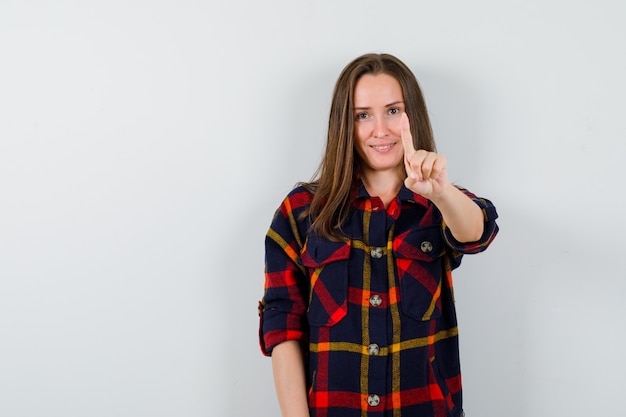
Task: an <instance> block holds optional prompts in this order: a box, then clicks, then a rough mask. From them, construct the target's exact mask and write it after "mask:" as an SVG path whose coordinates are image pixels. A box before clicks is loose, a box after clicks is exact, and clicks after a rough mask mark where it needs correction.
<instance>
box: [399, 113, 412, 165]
mask: <svg viewBox="0 0 626 417" xmlns="http://www.w3.org/2000/svg"><path fill="white" fill-rule="evenodd" d="M400 137H401V138H402V146H403V147H404V156H405V157H407V158H410V157H411V156H413V154H414V153H415V146H413V136H412V135H411V125H410V124H409V117H408V116H407V115H406V113H402V116H401V117H400Z"/></svg>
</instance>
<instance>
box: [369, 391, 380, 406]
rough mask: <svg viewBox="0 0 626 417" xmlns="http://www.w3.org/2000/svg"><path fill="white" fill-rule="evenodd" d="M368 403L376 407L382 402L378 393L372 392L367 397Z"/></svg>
mask: <svg viewBox="0 0 626 417" xmlns="http://www.w3.org/2000/svg"><path fill="white" fill-rule="evenodd" d="M367 403H368V404H369V405H370V406H372V407H376V406H377V405H378V404H380V397H379V396H378V395H376V394H370V395H369V397H367Z"/></svg>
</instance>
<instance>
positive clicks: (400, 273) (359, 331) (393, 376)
mask: <svg viewBox="0 0 626 417" xmlns="http://www.w3.org/2000/svg"><path fill="white" fill-rule="evenodd" d="M461 190H462V191H463V192H464V193H465V194H466V195H468V196H469V197H470V198H471V199H472V200H473V201H474V202H475V203H476V204H478V206H479V207H480V208H481V209H482V212H483V215H484V218H485V227H484V233H483V236H482V237H481V239H480V240H479V241H477V242H473V243H460V242H458V241H456V240H455V239H454V237H453V236H452V234H451V233H450V231H449V229H447V228H446V226H445V224H444V222H443V221H442V216H441V213H440V212H439V210H438V209H437V208H436V207H435V206H434V205H433V204H432V203H431V202H430V201H429V200H427V199H425V198H424V197H422V196H420V195H417V194H414V193H413V192H412V191H410V190H409V189H407V188H406V187H404V186H403V187H402V189H401V190H400V192H399V193H398V196H397V197H396V199H395V200H393V201H392V202H391V204H389V206H388V207H387V209H385V207H384V204H383V202H382V201H381V200H380V199H379V198H378V197H370V196H369V194H368V193H367V191H366V190H365V187H364V186H363V184H362V183H360V185H359V187H358V189H357V191H356V192H355V193H354V199H353V201H352V208H351V211H350V214H349V216H348V219H347V220H346V221H345V223H344V225H343V232H344V233H345V235H346V236H347V238H346V239H345V240H344V241H341V242H332V241H329V240H326V239H324V238H321V237H319V236H318V235H316V234H313V233H311V232H310V230H309V227H310V219H308V218H302V217H301V216H300V214H301V213H302V211H303V210H304V209H306V208H307V207H308V206H309V204H310V202H311V199H312V195H311V194H310V193H309V192H308V191H307V190H306V189H304V188H303V187H297V188H295V189H294V190H293V191H292V192H291V193H290V194H289V195H288V196H287V198H285V200H284V201H283V203H282V204H281V206H280V208H279V209H278V210H277V211H276V214H275V216H274V219H273V221H272V224H271V227H270V229H269V231H268V233H267V236H266V270H265V294H264V297H263V300H262V301H261V302H260V304H259V313H260V317H261V324H260V343H261V350H262V352H263V353H264V354H265V355H271V352H272V349H273V348H274V347H275V346H276V345H277V344H279V343H281V342H284V341H286V340H297V341H299V342H301V343H302V346H303V348H304V351H305V353H306V356H307V358H308V359H307V360H306V362H307V364H306V368H307V369H306V375H307V387H308V399H309V409H310V413H311V416H312V417H363V416H368V417H373V416H380V417H383V416H390V417H391V416H394V417H400V416H405V417H406V416H419V417H459V416H462V415H463V409H462V398H461V371H460V366H459V350H458V328H457V319H456V311H455V306H454V295H453V287H452V275H451V271H452V270H453V269H455V268H456V267H458V266H459V264H460V263H461V258H462V256H463V254H470V253H477V252H481V251H483V250H485V249H486V248H487V246H488V245H489V244H490V243H491V241H492V240H493V238H494V237H495V235H496V233H497V232H498V226H497V225H496V223H495V219H496V218H497V214H496V210H495V207H494V206H493V205H492V204H491V202H490V201H489V200H486V199H482V198H478V197H476V196H475V195H474V194H472V193H470V192H469V191H467V190H465V189H463V188H461Z"/></svg>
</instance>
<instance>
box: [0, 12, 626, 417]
mask: <svg viewBox="0 0 626 417" xmlns="http://www.w3.org/2000/svg"><path fill="white" fill-rule="evenodd" d="M625 4H626V3H624V2H622V1H618V0H594V1H582V0H573V1H572V0H570V1H565V0H562V1H560V0H514V1H501V0H475V1H461V0H451V1H421V0H420V1H395V2H382V1H373V0H359V1H347V0H343V1H342V0H339V1H322V0H318V1H314V0H306V1H305V0H266V1H252V0H250V1H232V2H223V3H218V2H212V1H200V0H196V1H192V0H176V1H174V0H171V1H154V0H152V1H136V0H124V1H122V0H107V1H46V0H41V1H10V0H2V1H1V3H0V415H1V416H3V417H4V416H6V417H26V416H29V417H30V416H42V417H44V416H45V417H57V416H58V417H84V416H89V417H91V416H93V417H100V416H102V417H105V416H106V417H109V416H133V417H135V416H153V417H160V416H185V417H196V416H215V417H222V416H233V417H239V416H255V417H270V416H278V415H279V412H278V407H277V403H276V400H275V395H274V390H273V382H272V379H271V371H270V359H267V358H264V357H262V356H261V354H260V351H259V348H258V343H257V325H258V324H257V320H258V318H257V312H256V303H257V300H258V299H259V298H260V297H261V296H262V292H263V240H264V234H265V231H266V230H267V227H268V225H269V222H270V220H271V217H272V214H273V212H274V210H275V208H276V207H277V206H278V204H279V203H280V200H281V199H282V198H283V197H284V195H285V194H286V193H287V192H288V191H289V190H290V189H291V187H292V186H293V185H294V184H295V183H296V182H297V181H300V180H308V179H309V178H310V177H311V175H312V173H313V171H314V169H315V168H316V166H317V164H318V162H319V157H320V155H321V152H322V148H323V143H324V136H325V128H326V124H327V113H328V109H329V101H330V95H331V92H332V88H333V85H334V82H335V80H336V78H337V76H338V75H339V72H340V71H341V69H342V68H343V67H344V65H345V64H347V63H348V62H349V61H350V60H352V59H353V58H355V57H356V56H358V55H361V54H363V53H366V52H390V53H393V54H395V55H397V56H398V57H399V58H401V59H402V60H404V61H405V62H406V63H407V64H408V65H409V66H410V67H411V68H412V69H413V70H414V72H415V74H416V75H417V77H418V79H419V80H420V83H421V85H422V87H423V90H424V93H425V96H426V100H427V103H428V105H429V109H430V112H431V117H432V122H433V127H434V130H435V135H436V140H437V143H438V147H439V151H440V152H442V153H445V154H446V155H447V156H448V160H449V164H450V170H451V176H452V179H453V180H454V181H456V182H457V183H459V184H461V185H464V186H466V187H468V188H470V189H471V190H472V191H474V192H475V193H477V194H480V195H482V196H485V197H488V198H490V199H491V200H492V201H493V202H494V203H495V204H496V206H497V208H498V211H499V214H500V222H499V224H500V227H501V233H500V235H499V236H498V238H497V239H496V240H495V242H494V243H493V245H492V247H491V248H490V249H489V250H488V251H487V252H485V253H484V254H481V255H477V256H474V257H467V258H465V260H464V265H463V266H462V268H461V269H460V270H458V271H457V273H456V274H455V283H456V296H457V304H458V309H459V320H460V331H461V355H462V364H463V371H464V388H465V408H466V413H467V415H468V417H471V416H475V417H476V416H481V417H500V416H504V415H506V416H508V417H542V416H546V417H548V416H549V417H553V416H568V417H583V416H584V417H587V416H604V415H607V416H608V415H611V416H618V415H625V414H626V403H625V402H624V400H623V390H624V387H625V384H624V373H625V372H626V359H625V355H624V345H625V342H626V336H625V334H624V330H625V325H624V318H625V317H626V307H625V305H626V304H625V303H624V302H623V298H624V293H625V291H626V280H625V278H626V273H625V272H624V268H623V265H622V262H621V261H622V260H623V256H624V233H625V232H626V227H625V221H624V215H623V212H624V206H625V204H624V197H623V195H622V187H623V184H624V180H625V178H626V177H625V174H626V172H625V171H626V170H625V167H624V161H623V160H624V156H625V154H626V123H625V120H626V118H625V114H626V105H625V99H624V97H626V76H625V74H626V56H625V54H624V50H625V49H626V48H625V43H626V25H624V19H625V18H626V6H625Z"/></svg>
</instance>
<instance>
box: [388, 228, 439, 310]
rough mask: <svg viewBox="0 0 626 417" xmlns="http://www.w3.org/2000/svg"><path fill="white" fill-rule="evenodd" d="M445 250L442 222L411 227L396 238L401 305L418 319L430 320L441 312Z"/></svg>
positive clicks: (395, 251) (394, 250)
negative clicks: (416, 227)
mask: <svg viewBox="0 0 626 417" xmlns="http://www.w3.org/2000/svg"><path fill="white" fill-rule="evenodd" d="M444 251H445V247H444V242H443V236H442V233H441V226H439V225H435V226H429V227H425V228H420V229H413V230H409V231H407V232H405V233H402V234H400V235H398V236H396V237H395V238H394V240H393V255H394V258H395V263H396V271H397V274H398V280H399V283H400V301H401V308H402V311H403V312H404V313H405V314H407V315H408V316H410V317H413V318H414V319H416V320H420V321H426V320H430V319H433V318H437V317H439V316H440V315H441V285H442V275H443V271H442V256H443V254H444Z"/></svg>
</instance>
